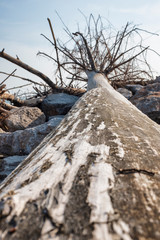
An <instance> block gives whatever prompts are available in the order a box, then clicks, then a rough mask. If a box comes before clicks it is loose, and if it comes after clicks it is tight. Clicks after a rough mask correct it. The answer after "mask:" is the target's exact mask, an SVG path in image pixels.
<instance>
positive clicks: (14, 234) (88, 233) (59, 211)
mask: <svg viewBox="0 0 160 240" xmlns="http://www.w3.org/2000/svg"><path fill="white" fill-rule="evenodd" d="M100 77H101V78H100ZM98 78H99V79H100V80H104V77H102V75H101V76H100V75H98ZM98 78H97V79H98ZM92 83H93V82H92ZM89 87H91V85H90V86H89ZM159 142H160V126H159V125H158V124H156V123H154V122H153V121H152V120H150V119H149V118H148V117H147V116H145V115H144V114H143V113H141V112H140V111H139V110H138V109H137V108H136V107H134V106H133V105H132V104H131V103H130V102H129V101H128V100H126V99H125V98H124V97H123V96H121V95H120V94H119V93H118V92H116V91H115V90H114V89H113V88H112V87H110V86H109V84H106V86H105V84H104V88H96V89H92V90H91V91H89V92H87V93H86V94H85V95H84V96H82V98H81V99H80V100H79V101H78V102H77V103H76V104H75V106H74V107H73V108H72V109H71V111H70V112H69V113H68V115H67V116H66V117H65V119H64V120H63V121H62V122H61V124H60V125H59V126H58V128H57V129H56V130H55V131H53V132H51V133H50V134H49V135H48V136H47V137H46V138H45V139H44V140H43V142H42V143H41V144H40V145H39V146H38V147H37V148H36V149H35V150H34V151H33V152H32V153H31V154H30V155H29V156H28V157H27V158H26V159H25V160H24V162H23V163H22V164H21V165H20V166H19V167H18V168H17V169H15V170H14V171H13V172H12V173H11V174H10V176H8V178H7V179H6V180H5V181H4V182H3V183H2V184H1V187H0V199H1V201H0V217H1V218H0V236H1V238H2V239H4V240H5V239H7V240H8V239H16V240H18V239H24V240H25V239H27V240H28V239H33V240H34V239H41V240H46V239H47V240H48V239H56V240H62V239H65V240H71V239H72V240H85V239H86V240H88V239H94V240H115V239H117V240H120V239H121V240H122V239H123V240H131V239H134V240H135V239H138V240H142V239H148V240H151V239H152V240H153V239H154V240H156V239H157V240H159V239H160V221H159V205H160V200H159V199H160V191H159V189H160V161H159V159H160V145H159Z"/></svg>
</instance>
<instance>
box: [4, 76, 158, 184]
mask: <svg viewBox="0 0 160 240" xmlns="http://www.w3.org/2000/svg"><path fill="white" fill-rule="evenodd" d="M117 91H118V92H120V93H121V94H122V95H124V96H125V97H126V98H127V99H128V100H129V101H131V102H132V103H133V104H134V105H135V106H136V107H137V108H138V109H140V110H141V111H142V112H143V113H145V114H146V115H147V116H148V117H150V118H151V119H152V120H153V121H155V122H157V123H158V124H160V78H159V77H158V78H156V80H155V81H154V82H153V83H152V84H148V85H147V86H141V85H126V86H125V87H124V88H118V89H117ZM78 99H79V97H77V96H73V95H69V94H65V93H59V94H51V95H49V96H47V97H46V98H45V99H44V100H43V101H42V103H41V104H40V105H39V107H21V108H18V109H13V110H11V111H10V115H9V116H8V117H7V118H6V119H5V126H6V129H5V131H4V130H3V129H0V182H1V181H3V179H4V178H6V177H7V175H8V174H9V173H10V172H11V171H13V170H14V168H15V167H16V166H17V165H18V164H19V163H20V162H22V161H23V159H24V158H25V157H26V156H28V154H29V153H30V152H31V151H32V150H33V149H35V148H36V147H37V146H38V145H39V143H40V142H41V141H42V140H43V138H44V137H45V136H46V135H47V134H48V133H50V132H51V131H52V130H53V129H55V128H56V127H57V126H58V124H59V123H60V122H61V120H62V119H63V118H64V116H65V115H66V114H67V113H68V111H69V110H70V109H71V107H72V106H73V105H74V104H75V102H76V101H77V100H78Z"/></svg>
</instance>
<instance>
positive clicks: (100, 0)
mask: <svg viewBox="0 0 160 240" xmlns="http://www.w3.org/2000/svg"><path fill="white" fill-rule="evenodd" d="M78 9H80V10H81V11H82V12H83V13H84V14H85V15H87V16H88V15H89V14H90V13H93V14H94V15H95V16H97V15H98V14H100V15H101V16H102V17H104V18H106V19H108V20H109V21H110V22H111V23H112V24H113V25H114V26H115V28H116V29H120V28H121V27H122V26H124V25H125V24H126V22H128V21H129V22H133V23H134V24H140V27H141V28H144V29H147V30H148V31H152V32H156V33H159V34H160V1H159V0H152V1H150V0H112V1H110V0H80V1H76V0H67V1H66V0H45V1H44V0H0V49H3V48H5V51H6V53H8V54H10V55H12V56H16V55H18V56H19V58H20V59H21V60H22V61H24V62H26V63H28V64H29V65H31V66H32V67H35V68H36V69H39V70H40V71H42V72H43V73H45V74H46V75H48V76H49V77H50V78H52V79H54V69H53V64H52V62H51V61H48V60H47V59H44V58H43V57H37V56H36V54H37V52H38V51H39V50H40V51H44V52H46V53H49V54H50V53H52V51H53V48H52V47H51V46H50V44H49V43H48V42H47V41H46V40H45V39H44V38H43V37H42V36H40V34H41V33H43V34H45V35H47V36H49V37H51V36H50V30H49V27H48V22H47V17H49V18H50V19H51V21H52V24H53V26H54V31H55V34H56V36H58V37H60V38H63V36H64V32H63V25H62V23H61V21H60V19H59V18H58V16H57V15H56V12H55V11H57V12H58V13H59V14H60V16H61V17H62V19H63V21H64V22H65V24H66V25H67V26H68V27H69V29H70V30H71V32H73V31H75V30H76V26H77V23H80V24H81V25H82V26H83V22H84V19H83V17H82V15H81V14H80V12H79V11H78ZM144 39H145V41H144V44H145V45H150V46H151V48H153V49H154V50H156V51H157V52H159V53H160V37H157V36H149V37H146V35H145V36H144ZM150 61H151V65H152V67H153V68H154V69H155V70H156V71H157V72H158V73H157V75H160V57H159V58H158V57H156V56H155V55H153V56H151V59H150ZM15 68H17V66H16V65H14V64H12V63H9V62H7V61H6V60H4V59H1V58H0V71H6V72H12V71H13V70H14V69H15ZM17 69H18V70H17V72H16V74H17V75H21V76H25V77H30V78H31V79H34V80H38V78H36V77H35V76H34V75H30V74H29V73H27V72H26V71H23V70H21V69H19V68H17ZM0 77H1V79H3V78H4V75H3V77H2V75H1V74H0ZM6 83H7V86H8V87H13V86H16V85H17V84H19V85H21V84H23V83H24V82H21V81H17V80H16V81H15V79H14V80H13V79H9V80H7V82H6Z"/></svg>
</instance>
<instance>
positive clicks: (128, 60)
mask: <svg viewBox="0 0 160 240" xmlns="http://www.w3.org/2000/svg"><path fill="white" fill-rule="evenodd" d="M61 20H62V19H61ZM85 20H86V25H87V27H86V30H85V31H80V29H78V31H77V32H75V33H72V32H71V31H70V30H69V29H68V28H67V26H66V25H65V23H64V22H63V20H62V23H63V24H64V28H65V32H66V33H67V36H68V41H66V43H63V41H61V40H58V39H57V40H56V42H55V41H51V40H50V39H49V38H48V37H47V36H45V35H44V34H42V36H43V37H45V38H46V39H47V40H48V41H49V42H50V43H51V44H52V45H53V46H54V48H55V49H56V51H57V52H58V53H59V55H58V58H56V57H54V56H50V55H48V54H46V53H44V52H39V53H38V54H39V55H42V56H45V57H48V58H50V59H51V60H53V61H54V62H55V64H56V65H57V70H56V72H59V69H61V71H62V72H64V71H65V72H66V74H67V76H68V79H69V80H70V83H68V84H69V85H71V84H74V83H75V82H78V81H84V82H85V81H86V82H87V79H86V78H85V75H84V71H85V70H87V69H90V70H96V71H99V72H101V73H104V74H105V76H106V77H107V78H108V80H109V81H110V83H111V85H112V86H114V87H116V86H121V85H124V84H128V83H140V84H143V83H144V84H145V82H147V81H151V80H153V73H152V71H151V67H150V65H149V63H148V61H147V52H148V51H149V50H150V48H149V46H143V39H142V37H141V31H143V32H144V31H145V30H142V29H140V28H138V27H137V26H136V25H132V24H130V23H127V24H126V25H125V26H124V27H123V28H122V29H121V30H120V31H115V30H114V29H113V27H112V26H111V24H109V25H108V26H107V27H106V26H104V24H103V21H102V18H101V16H98V18H97V19H96V18H95V17H94V16H93V15H92V14H91V15H90V16H89V18H87V17H85ZM49 23H50V26H52V25H51V22H50V20H49ZM52 31H53V28H52V27H51V32H52ZM145 32H147V31H145ZM147 33H148V34H154V33H149V32H147ZM52 35H53V34H52ZM135 37H136V41H134V39H135ZM137 39H138V40H137ZM71 42H72V44H71ZM89 59H90V60H89ZM59 75H60V74H59ZM61 75H62V74H61ZM58 77H59V78H60V81H61V77H60V76H58Z"/></svg>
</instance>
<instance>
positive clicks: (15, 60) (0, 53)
mask: <svg viewBox="0 0 160 240" xmlns="http://www.w3.org/2000/svg"><path fill="white" fill-rule="evenodd" d="M0 57H2V58H4V59H6V60H8V61H10V62H12V63H14V64H16V65H18V66H20V67H22V68H23V69H25V70H27V71H29V72H30V73H33V74H35V75H36V76H38V77H40V78H41V79H42V80H43V81H45V82H46V83H47V84H48V85H49V86H50V87H51V88H52V89H53V90H54V89H57V86H56V85H55V84H54V83H53V82H52V81H51V80H50V79H49V78H48V77H47V76H46V75H44V74H43V73H41V72H40V71H38V70H36V69H34V68H32V67H30V66H29V65H27V64H25V63H23V62H22V61H21V60H19V59H16V58H13V57H12V56H10V55H8V54H7V53H5V52H4V50H2V51H1V52H0Z"/></svg>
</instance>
